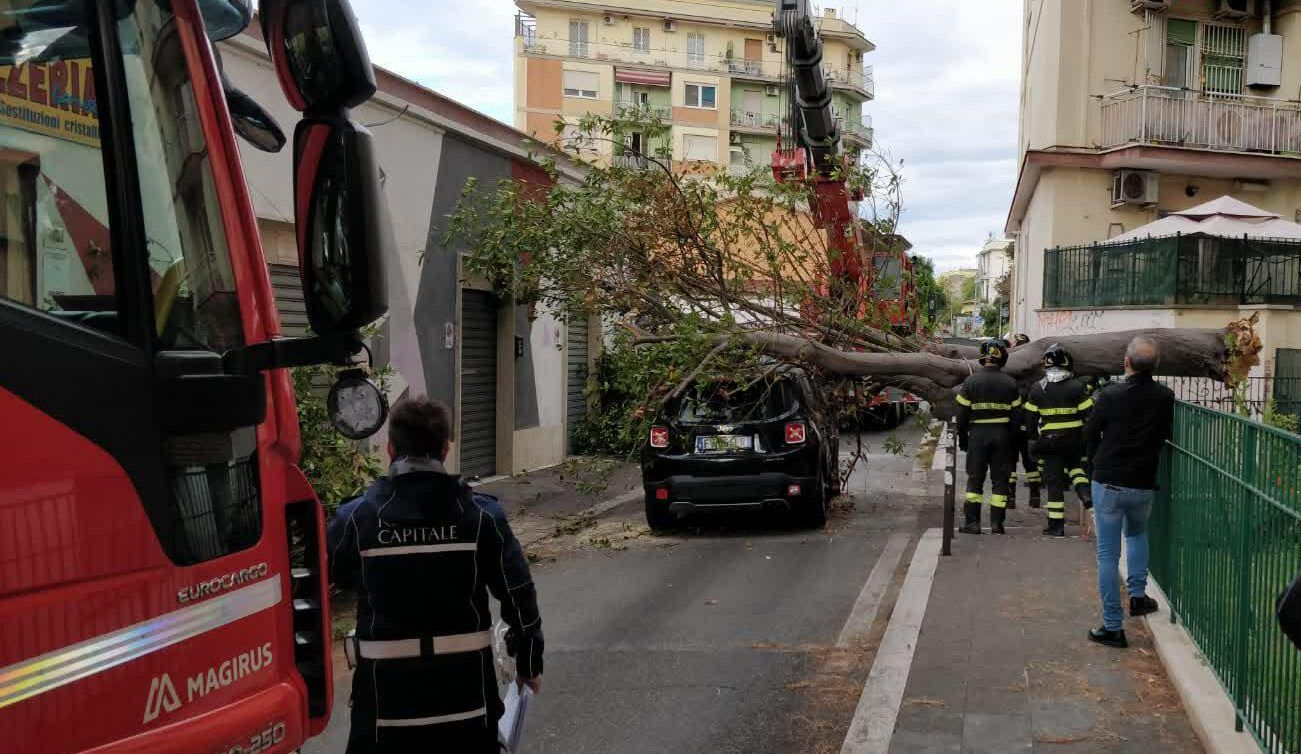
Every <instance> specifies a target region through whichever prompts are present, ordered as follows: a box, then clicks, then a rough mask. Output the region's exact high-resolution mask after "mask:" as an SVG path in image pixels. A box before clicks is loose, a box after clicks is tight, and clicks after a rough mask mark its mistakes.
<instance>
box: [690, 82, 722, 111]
mask: <svg viewBox="0 0 1301 754" xmlns="http://www.w3.org/2000/svg"><path fill="white" fill-rule="evenodd" d="M717 91H718V90H717V88H716V87H712V86H706V85H704V84H687V89H686V105H687V107H704V108H708V109H710V110H713V109H714V107H715V103H716V102H717V96H716V95H717Z"/></svg>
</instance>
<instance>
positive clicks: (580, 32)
mask: <svg viewBox="0 0 1301 754" xmlns="http://www.w3.org/2000/svg"><path fill="white" fill-rule="evenodd" d="M569 54H570V55H571V56H572V57H576V58H585V57H587V22H586V21H576V20H571V21H570V22H569Z"/></svg>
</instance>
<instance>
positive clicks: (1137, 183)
mask: <svg viewBox="0 0 1301 754" xmlns="http://www.w3.org/2000/svg"><path fill="white" fill-rule="evenodd" d="M1160 190H1161V176H1160V175H1159V174H1157V173H1153V172H1152V171H1150V170H1117V171H1116V173H1115V174H1114V175H1113V176H1112V182H1111V206H1113V207H1117V206H1120V205H1122V204H1140V205H1149V204H1156V203H1157V201H1158V200H1159V199H1160Z"/></svg>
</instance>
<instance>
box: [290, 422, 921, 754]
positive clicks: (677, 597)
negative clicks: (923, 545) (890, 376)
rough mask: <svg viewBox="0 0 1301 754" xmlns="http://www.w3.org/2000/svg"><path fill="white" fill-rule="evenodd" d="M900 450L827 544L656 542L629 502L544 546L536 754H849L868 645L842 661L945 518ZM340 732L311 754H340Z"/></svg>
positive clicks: (782, 537) (837, 517)
mask: <svg viewBox="0 0 1301 754" xmlns="http://www.w3.org/2000/svg"><path fill="white" fill-rule="evenodd" d="M897 436H898V437H899V438H900V439H902V440H903V441H904V442H905V443H906V448H905V451H904V455H902V456H894V455H890V454H886V453H884V452H883V450H882V447H881V441H882V439H883V435H879V434H874V435H868V436H866V437H865V440H866V441H867V442H868V444H869V445H870V449H871V451H872V454H871V455H870V456H869V457H868V459H867V461H866V464H865V465H864V466H862V467H860V469H859V470H858V471H857V472H856V473H855V476H854V478H853V479H851V481H850V484H849V485H848V490H847V493H848V494H847V495H846V496H845V497H844V498H842V499H841V501H840V502H839V503H838V504H837V505H836V508H835V511H834V512H833V514H832V517H831V521H830V523H829V524H828V527H827V529H826V530H821V531H807V530H805V531H799V530H790V529H789V528H787V527H785V526H784V524H783V523H782V522H780V521H752V520H743V519H736V518H732V519H720V520H715V521H709V522H704V523H703V524H702V525H701V526H699V527H693V528H690V529H687V530H684V531H682V532H679V533H677V534H675V535H673V536H654V535H651V534H650V533H649V532H648V531H647V530H646V529H645V527H644V522H643V521H642V518H641V511H640V505H639V504H633V505H629V506H624V507H623V508H620V509H618V510H616V511H614V512H613V513H612V514H611V515H610V516H608V517H606V518H604V519H602V520H601V521H599V522H597V523H596V525H595V526H593V527H592V528H591V529H589V530H586V531H582V532H577V533H575V534H572V535H569V536H566V537H563V538H561V539H559V540H554V541H552V542H548V543H544V544H541V545H539V546H538V547H536V548H534V554H535V555H536V556H537V557H538V561H537V562H536V563H535V564H534V567H533V574H534V578H535V580H536V581H537V583H538V590H539V594H540V599H541V606H542V612H543V625H544V631H545V634H546V638H547V652H546V673H545V678H544V687H543V691H542V694H541V695H540V696H539V697H537V698H536V699H535V700H534V704H533V706H532V707H531V708H530V711H529V718H528V721H527V725H526V730H525V740H526V745H525V746H524V750H525V751H526V752H528V753H529V754H542V753H543V752H554V753H555V754H561V753H563V754H583V753H585V752H591V753H593V754H594V753H596V752H600V753H601V754H608V753H610V752H620V753H625V752H626V753H628V754H637V753H639V752H655V753H656V754H659V753H661V752H823V751H839V748H840V741H841V740H843V738H844V733H845V730H846V729H847V727H848V725H849V722H850V719H851V718H852V715H853V709H854V705H855V704H856V702H857V695H858V691H859V690H861V688H862V683H863V681H864V679H865V678H866V676H867V672H868V670H869V669H870V665H871V657H872V652H873V650H874V644H873V643H872V639H870V638H869V639H868V640H867V641H865V642H860V643H859V645H858V646H856V647H854V648H853V649H852V650H846V651H840V650H835V649H834V648H833V645H834V644H835V642H836V638H837V636H838V635H839V634H840V632H841V630H842V628H843V627H844V625H845V622H846V618H847V617H848V616H849V614H850V610H851V608H852V607H853V605H854V602H855V600H856V598H858V596H859V592H860V591H861V590H862V589H863V585H864V582H865V581H866V580H867V577H868V573H869V572H870V571H871V569H872V567H873V565H874V564H875V563H876V561H877V559H878V557H879V555H880V553H881V551H882V548H883V547H884V545H885V542H886V540H887V538H888V537H889V536H890V535H891V534H892V533H894V532H898V531H905V532H911V533H914V534H916V533H917V532H920V530H921V528H922V527H921V524H920V523H918V516H919V514H921V515H922V516H923V518H929V517H930V516H929V515H926V514H925V513H924V512H923V509H924V508H931V509H935V508H936V506H937V502H936V499H935V498H934V497H929V498H928V497H926V496H925V494H924V490H923V489H922V486H921V485H922V482H921V480H920V479H919V478H918V477H916V476H914V475H913V474H912V471H913V465H914V461H913V454H914V453H915V452H916V442H917V441H918V440H919V439H920V433H919V432H918V431H917V430H916V429H915V428H912V427H911V426H909V427H908V428H905V429H902V430H900V431H899V432H898V433H897ZM850 450H851V448H850V447H849V443H848V442H842V451H844V452H848V451H850ZM915 542H916V536H913V538H912V544H915ZM910 552H911V547H910V548H909V553H910ZM906 564H907V556H905V558H904V560H903V562H902V563H901V566H900V569H902V568H904V567H906ZM889 599H892V595H890V596H888V597H887V600H889ZM887 615H888V605H886V606H885V607H883V608H882V614H881V615H880V616H878V619H877V628H876V630H875V631H874V634H875V635H877V636H879V632H880V630H881V626H882V625H883V624H884V620H885V616H887ZM337 681H338V682H339V683H340V688H339V692H340V693H339V696H340V697H341V699H340V701H344V700H346V695H347V694H346V685H347V684H348V683H349V682H350V681H349V679H348V678H347V676H346V674H340V676H338V677H337ZM346 718H347V707H346V704H341V705H339V706H337V707H336V713H335V719H334V720H333V721H332V724H331V726H330V730H329V731H328V732H327V735H326V736H325V737H323V738H319V739H315V740H314V741H313V742H312V743H310V744H309V745H308V746H307V747H305V748H304V752H308V753H311V752H342V751H343V746H342V742H343V741H344V740H345V738H346V734H345V733H344V731H345V730H346Z"/></svg>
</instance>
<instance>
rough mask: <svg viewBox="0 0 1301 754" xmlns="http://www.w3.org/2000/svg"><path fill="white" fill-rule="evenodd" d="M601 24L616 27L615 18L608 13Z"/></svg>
mask: <svg viewBox="0 0 1301 754" xmlns="http://www.w3.org/2000/svg"><path fill="white" fill-rule="evenodd" d="M601 22H602V23H604V24H605V25H606V26H614V16H611V15H610V14H609V13H607V14H605V17H604V18H602V19H601Z"/></svg>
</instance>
